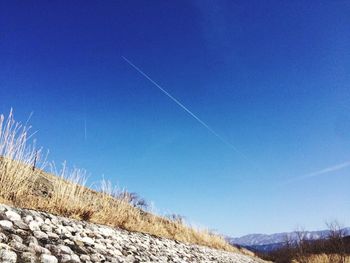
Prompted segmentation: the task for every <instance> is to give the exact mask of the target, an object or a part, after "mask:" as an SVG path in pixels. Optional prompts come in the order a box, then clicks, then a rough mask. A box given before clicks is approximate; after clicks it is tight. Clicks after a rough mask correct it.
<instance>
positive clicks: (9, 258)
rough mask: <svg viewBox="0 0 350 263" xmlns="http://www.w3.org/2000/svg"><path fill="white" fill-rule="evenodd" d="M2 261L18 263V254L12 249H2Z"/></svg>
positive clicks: (0, 254)
mask: <svg viewBox="0 0 350 263" xmlns="http://www.w3.org/2000/svg"><path fill="white" fill-rule="evenodd" d="M0 262H4V263H16V262H17V254H16V253H15V252H13V251H10V250H1V251H0Z"/></svg>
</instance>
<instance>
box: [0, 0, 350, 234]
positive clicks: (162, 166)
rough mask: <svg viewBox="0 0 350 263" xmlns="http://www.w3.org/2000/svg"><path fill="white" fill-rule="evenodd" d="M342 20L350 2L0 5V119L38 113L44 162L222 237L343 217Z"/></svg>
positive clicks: (349, 18) (346, 25) (316, 225)
mask: <svg viewBox="0 0 350 263" xmlns="http://www.w3.org/2000/svg"><path fill="white" fill-rule="evenodd" d="M349 14H350V2H349V1H263V2H262V1H224V0H223V1H103V2H102V1H81V2H79V1H56V2H55V1H50V2H47V1H33V2H29V1H24V2H23V1H1V2H0V72H1V74H0V97H1V103H0V112H2V113H7V112H9V110H10V108H11V107H13V108H14V111H15V116H16V119H18V120H22V121H25V120H26V119H27V118H28V116H29V114H30V113H31V112H34V115H33V117H32V119H31V124H32V126H33V129H34V130H37V131H38V133H37V135H36V137H37V138H38V143H39V144H40V145H42V146H44V147H45V148H47V149H49V150H50V158H49V159H50V160H55V162H56V163H61V162H63V161H64V160H67V161H68V164H69V165H70V166H77V167H81V168H85V169H86V170H87V171H88V172H89V173H90V174H91V176H90V182H94V181H97V180H99V179H100V178H101V177H102V176H104V177H105V178H107V179H110V180H111V181H112V182H113V183H115V184H117V185H119V186H120V187H125V188H127V189H128V190H129V191H133V192H137V193H139V194H140V195H141V196H143V197H144V198H145V199H147V200H149V201H152V202H153V203H154V204H155V206H156V208H157V209H158V211H159V212H160V213H178V214H181V215H184V216H185V217H186V218H187V220H188V221H190V222H191V223H193V224H196V225H199V226H206V227H208V228H210V229H213V230H217V231H219V232H220V233H224V234H228V235H233V236H239V235H242V234H248V233H255V232H260V233H272V232H279V231H290V230H294V229H295V228H296V227H297V226H304V227H305V228H307V229H310V230H314V229H322V228H324V227H325V224H324V223H325V221H326V220H332V219H338V220H339V221H340V222H341V223H343V224H344V225H350V209H349V208H350V198H349V194H348V192H349V184H350V177H349V172H350V166H349V165H350V164H349V163H348V162H349V161H350V89H349V86H350V74H349V73H350V72H349V71H350V70H349V69H350V52H349V50H350V15H349ZM121 56H125V57H126V58H128V59H129V60H131V61H132V62H133V63H134V64H135V65H137V66H138V67H140V68H141V69H142V70H143V71H144V72H145V73H146V74H148V75H149V76H150V77H151V78H152V79H153V80H155V81H156V82H157V83H159V84H160V85H161V86H162V87H163V88H164V89H166V90H167V92H169V93H170V94H171V95H172V96H174V97H175V98H176V99H178V100H179V101H180V102H181V103H182V104H184V105H185V106H186V107H187V108H188V109H190V110H191V112H193V113H194V114H195V115H196V116H198V117H199V118H200V119H201V120H203V121H204V122H205V123H206V124H208V125H209V126H210V127H211V128H212V129H213V130H215V132H217V133H218V134H219V135H220V136H221V137H222V138H224V139H225V140H227V141H228V142H230V143H231V144H232V145H234V146H235V147H236V148H237V149H238V150H239V152H241V153H243V155H245V156H246V158H245V157H243V156H242V154H239V153H237V152H236V151H234V150H233V149H232V148H231V147H228V145H227V144H225V143H223V142H222V141H220V140H219V139H218V138H217V137H215V136H214V135H213V134H212V133H210V131H208V129H206V128H205V127H203V126H202V125H201V124H200V123H199V122H198V121H197V120H195V119H194V118H193V117H191V116H190V115H189V114H188V113H186V112H185V111H184V110H183V109H182V108H180V107H179V106H178V105H177V104H175V103H174V102H173V101H172V100H170V99H169V98H168V97H167V96H165V95H164V94H163V93H162V92H161V91H160V90H159V89H158V88H157V87H155V86H154V85H153V84H152V83H150V82H149V81H148V80H147V79H146V78H144V77H143V76H141V75H140V74H139V73H138V72H137V71H135V69H133V68H132V67H131V66H130V65H128V64H127V63H126V62H125V61H124V60H123V59H122V57H121ZM85 121H86V137H85V131H84V130H85V125H84V123H85Z"/></svg>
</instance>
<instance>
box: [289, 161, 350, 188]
mask: <svg viewBox="0 0 350 263" xmlns="http://www.w3.org/2000/svg"><path fill="white" fill-rule="evenodd" d="M348 166H350V161H347V162H344V163H340V164H336V165H333V166H330V167H327V168H324V169H321V170H318V171H315V172H312V173H309V174H305V175H303V176H299V177H296V178H294V179H291V180H289V181H287V183H291V182H295V181H300V180H303V179H307V178H311V177H316V176H320V175H323V174H327V173H331V172H335V171H338V170H341V169H344V168H346V167H348Z"/></svg>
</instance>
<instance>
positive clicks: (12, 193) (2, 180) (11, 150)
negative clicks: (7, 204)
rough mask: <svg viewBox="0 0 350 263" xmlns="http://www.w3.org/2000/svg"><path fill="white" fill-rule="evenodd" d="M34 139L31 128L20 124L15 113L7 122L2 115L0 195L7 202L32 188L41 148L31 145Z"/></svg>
mask: <svg viewBox="0 0 350 263" xmlns="http://www.w3.org/2000/svg"><path fill="white" fill-rule="evenodd" d="M30 137H31V134H30V127H27V126H25V125H22V124H21V123H18V122H16V121H15V120H14V118H13V113H12V110H11V111H10V114H9V116H8V117H7V118H6V119H5V117H4V115H0V185H1V188H0V196H1V197H2V198H4V199H5V200H12V201H15V200H16V198H17V199H18V198H20V197H22V196H25V195H26V194H27V193H28V191H30V189H31V187H32V182H33V180H32V178H33V177H34V176H35V174H36V173H37V171H36V170H35V169H33V165H34V163H35V162H36V163H40V160H39V158H40V156H41V149H37V148H36V147H35V142H33V143H31V144H29V143H28V141H29V140H30Z"/></svg>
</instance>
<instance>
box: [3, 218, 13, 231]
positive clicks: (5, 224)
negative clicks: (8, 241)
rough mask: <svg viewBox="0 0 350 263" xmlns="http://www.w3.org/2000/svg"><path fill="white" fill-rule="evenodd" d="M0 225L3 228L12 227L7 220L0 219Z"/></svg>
mask: <svg viewBox="0 0 350 263" xmlns="http://www.w3.org/2000/svg"><path fill="white" fill-rule="evenodd" d="M0 227H1V228H3V229H4V230H11V229H12V228H13V224H12V222H11V221H8V220H0Z"/></svg>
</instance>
